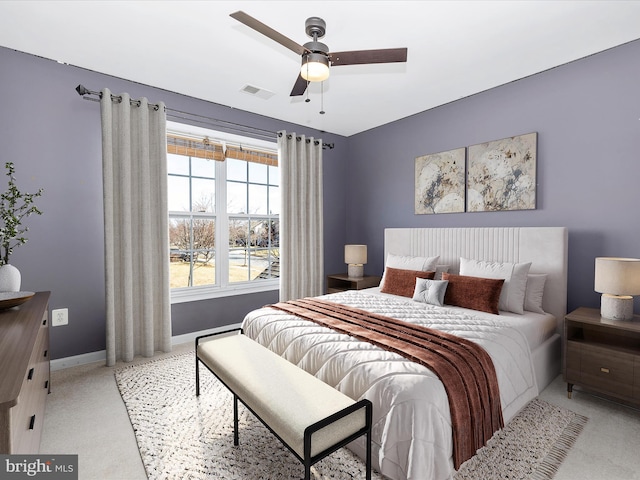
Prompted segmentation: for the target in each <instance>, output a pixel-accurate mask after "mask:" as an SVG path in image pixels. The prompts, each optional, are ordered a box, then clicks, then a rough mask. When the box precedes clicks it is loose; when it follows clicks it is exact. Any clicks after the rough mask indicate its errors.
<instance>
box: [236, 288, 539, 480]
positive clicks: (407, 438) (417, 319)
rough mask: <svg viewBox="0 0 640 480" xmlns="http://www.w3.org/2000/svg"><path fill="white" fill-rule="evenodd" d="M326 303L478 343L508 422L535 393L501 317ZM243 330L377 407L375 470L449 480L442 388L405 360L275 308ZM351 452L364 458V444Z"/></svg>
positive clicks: (341, 298)
mask: <svg viewBox="0 0 640 480" xmlns="http://www.w3.org/2000/svg"><path fill="white" fill-rule="evenodd" d="M321 298H325V299H327V300H331V301H333V302H337V303H343V304H346V305H350V306H353V307H357V308H362V309H364V310H368V311H371V312H375V313H379V314H382V315H386V316H389V317H394V318H397V319H400V320H404V321H407V322H411V323H416V324H420V325H424V326H426V327H430V328H437V329H439V330H443V331H446V332H450V333H453V334H455V335H458V336H460V337H464V338H467V339H469V340H472V341H474V342H476V343H478V344H480V345H481V346H482V347H483V348H484V349H485V350H486V351H487V352H488V353H489V355H490V356H491V358H492V360H493V363H494V365H495V369H496V373H497V376H498V384H499V386H500V399H501V401H502V409H503V416H504V421H505V423H506V422H508V421H509V420H510V419H511V418H512V417H513V416H514V415H515V414H516V413H517V412H518V410H520V409H521V408H522V407H523V406H524V405H525V404H526V403H527V402H528V401H529V400H531V399H532V398H534V397H535V396H536V395H537V394H538V388H537V385H536V381H535V374H534V371H533V366H532V363H531V355H530V350H529V346H528V343H527V340H526V338H525V337H524V336H523V335H522V334H521V333H520V332H519V331H518V330H517V329H515V328H513V327H511V326H509V325H508V324H507V323H506V322H504V321H503V320H501V319H500V317H499V316H498V315H495V316H493V315H492V316H487V315H481V316H476V315H472V314H469V312H468V311H465V312H462V311H460V310H456V309H455V308H443V307H434V306H431V305H426V304H423V303H418V302H413V301H411V300H409V299H403V298H402V297H393V298H390V297H389V296H380V295H371V294H367V293H364V292H358V291H349V292H341V293H336V294H331V295H325V296H323V297H321ZM243 329H244V333H245V334H246V335H248V336H249V337H251V338H253V339H255V340H256V341H258V342H259V343H261V344H263V345H265V346H267V347H268V348H270V349H271V350H273V351H274V352H276V353H278V354H279V355H281V356H283V357H285V358H286V359H288V360H289V361H291V362H293V363H294V364H296V365H298V366H299V367H301V368H303V369H305V370H307V371H308V372H310V373H312V374H314V375H315V376H316V377H318V378H320V379H321V380H323V381H324V382H326V383H328V384H329V385H332V386H334V387H335V388H337V389H338V390H340V391H341V392H343V393H345V394H346V395H348V396H349V397H351V398H353V399H356V400H358V399H361V398H368V399H369V400H371V401H372V402H373V417H374V418H373V435H372V439H373V448H372V450H373V465H374V467H375V468H376V469H377V470H378V471H379V472H381V473H382V474H384V475H385V476H387V477H389V478H390V479H393V480H400V479H403V480H404V479H412V480H440V479H449V478H451V477H452V475H453V473H454V469H453V460H452V453H453V443H452V442H453V440H452V433H451V419H450V414H449V404H448V401H447V396H446V393H445V390H444V386H443V385H442V383H441V382H440V380H439V379H438V377H436V376H435V374H433V373H432V372H431V371H430V370H428V369H427V368H426V367H424V366H422V365H419V364H417V363H414V362H412V361H410V360H407V359H405V358H404V357H402V356H400V355H398V354H395V353H391V352H387V351H385V350H383V349H381V348H379V347H376V346H373V345H371V344H368V343H365V342H360V341H358V340H354V339H352V338H351V337H349V336H347V335H344V334H339V333H336V332H334V331H332V330H330V329H327V328H325V327H321V326H319V325H316V324H315V323H313V322H310V321H306V320H302V319H300V318H298V317H295V316H291V315H289V314H287V313H285V312H281V311H278V310H274V309H272V308H262V309H259V310H255V311H253V312H250V313H249V314H248V315H247V316H246V318H245V320H244V322H243ZM350 448H351V449H352V450H353V451H354V452H356V453H357V454H358V455H360V456H361V457H363V456H364V444H363V441H362V440H361V441H360V442H354V444H351V445H350Z"/></svg>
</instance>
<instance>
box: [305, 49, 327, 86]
mask: <svg viewBox="0 0 640 480" xmlns="http://www.w3.org/2000/svg"><path fill="white" fill-rule="evenodd" d="M300 76H301V77H302V78H304V79H305V80H306V81H308V82H322V81H324V80H326V79H327V78H329V59H328V58H327V57H326V56H325V55H322V54H320V53H308V54H306V55H303V56H302V67H300Z"/></svg>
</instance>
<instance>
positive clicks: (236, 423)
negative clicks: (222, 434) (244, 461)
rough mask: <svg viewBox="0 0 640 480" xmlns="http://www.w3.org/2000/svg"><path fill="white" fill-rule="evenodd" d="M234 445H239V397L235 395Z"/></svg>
mask: <svg viewBox="0 0 640 480" xmlns="http://www.w3.org/2000/svg"><path fill="white" fill-rule="evenodd" d="M233 444H234V445H236V446H237V445H238V396H237V395H236V394H235V393H234V394H233Z"/></svg>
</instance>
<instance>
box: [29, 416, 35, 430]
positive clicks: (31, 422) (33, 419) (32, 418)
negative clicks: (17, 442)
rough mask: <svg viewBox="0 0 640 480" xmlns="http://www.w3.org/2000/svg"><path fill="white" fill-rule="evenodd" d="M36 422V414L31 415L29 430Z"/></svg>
mask: <svg viewBox="0 0 640 480" xmlns="http://www.w3.org/2000/svg"><path fill="white" fill-rule="evenodd" d="M35 424H36V416H35V415H31V420H30V421H29V430H33V427H34V426H35Z"/></svg>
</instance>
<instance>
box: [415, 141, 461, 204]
mask: <svg viewBox="0 0 640 480" xmlns="http://www.w3.org/2000/svg"><path fill="white" fill-rule="evenodd" d="M465 150H466V149H465V148H464V147H463V148H458V149H455V150H449V151H446V152H440V153H430V154H428V155H423V156H421V157H416V160H415V213H416V214H433V213H457V212H464V188H465V185H464V176H465Z"/></svg>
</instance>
